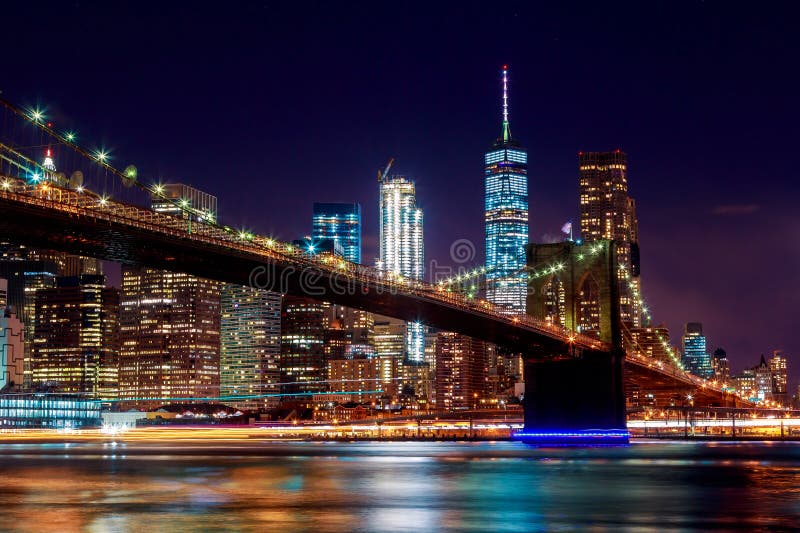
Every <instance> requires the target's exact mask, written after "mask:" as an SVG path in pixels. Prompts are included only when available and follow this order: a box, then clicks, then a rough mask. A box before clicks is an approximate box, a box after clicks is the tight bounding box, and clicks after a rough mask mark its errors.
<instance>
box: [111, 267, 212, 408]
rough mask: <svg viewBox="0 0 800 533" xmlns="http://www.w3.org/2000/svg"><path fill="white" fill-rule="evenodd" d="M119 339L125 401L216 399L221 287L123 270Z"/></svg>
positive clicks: (151, 404) (175, 276) (192, 279)
mask: <svg viewBox="0 0 800 533" xmlns="http://www.w3.org/2000/svg"><path fill="white" fill-rule="evenodd" d="M120 335H121V337H122V345H121V347H120V358H119V359H120V361H119V387H120V399H121V400H128V401H130V402H131V404H135V405H137V406H139V407H142V408H152V407H157V406H159V405H161V404H164V403H169V401H168V400H157V399H158V398H167V399H169V398H176V399H178V398H198V397H199V398H208V397H214V396H218V394H219V352H220V290H219V283H217V282H215V281H209V280H205V279H202V278H197V277H195V276H190V275H189V274H184V273H178V272H168V271H164V270H157V269H153V268H146V267H130V266H124V267H123V268H122V296H121V305H120ZM148 398H155V399H156V400H148Z"/></svg>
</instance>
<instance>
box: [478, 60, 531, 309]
mask: <svg viewBox="0 0 800 533" xmlns="http://www.w3.org/2000/svg"><path fill="white" fill-rule="evenodd" d="M484 165H485V166H484V175H485V179H484V180H485V202H484V208H485V219H486V298H487V300H489V301H490V302H492V303H494V304H495V305H498V306H501V307H502V308H504V309H506V310H507V311H508V313H511V314H523V313H525V294H526V290H527V284H526V279H527V276H526V273H525V271H524V268H525V245H527V244H528V152H527V151H526V150H525V148H523V147H522V145H521V144H520V143H519V142H517V141H516V140H515V139H512V137H511V127H510V125H509V122H508V66H507V65H504V66H503V123H502V130H501V134H500V137H499V138H498V139H497V140H496V141H495V143H494V145H493V146H492V148H491V149H490V150H489V151H488V152H486V155H485V157H484Z"/></svg>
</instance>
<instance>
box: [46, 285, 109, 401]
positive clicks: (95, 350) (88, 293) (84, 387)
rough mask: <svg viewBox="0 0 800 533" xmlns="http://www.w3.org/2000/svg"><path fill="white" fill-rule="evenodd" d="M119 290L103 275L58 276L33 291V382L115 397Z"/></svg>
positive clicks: (56, 387) (61, 389)
mask: <svg viewBox="0 0 800 533" xmlns="http://www.w3.org/2000/svg"><path fill="white" fill-rule="evenodd" d="M118 319H119V291H117V290H116V289H113V288H106V286H105V277H104V276H93V275H83V276H72V277H59V278H57V280H56V287H55V288H51V289H40V290H39V291H37V293H36V328H35V330H34V338H33V353H32V358H31V374H32V382H33V383H34V384H41V385H46V386H48V387H52V388H53V389H55V390H57V391H59V392H67V393H79V394H82V395H85V396H86V397H88V398H103V399H115V398H117V377H118V354H119V336H118V329H117V324H118Z"/></svg>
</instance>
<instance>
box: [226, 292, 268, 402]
mask: <svg viewBox="0 0 800 533" xmlns="http://www.w3.org/2000/svg"><path fill="white" fill-rule="evenodd" d="M220 305H221V309H222V317H221V319H220V384H219V385H220V396H223V397H226V396H237V397H239V396H245V397H247V398H243V399H237V400H223V403H225V404H227V405H233V406H236V407H238V408H239V409H271V408H273V407H276V406H277V405H278V400H279V398H278V396H277V395H278V393H279V392H280V384H279V383H280V356H281V295H280V294H279V293H275V292H270V291H264V290H259V289H253V288H251V287H243V286H241V285H233V284H225V285H223V287H222V291H221V297H220Z"/></svg>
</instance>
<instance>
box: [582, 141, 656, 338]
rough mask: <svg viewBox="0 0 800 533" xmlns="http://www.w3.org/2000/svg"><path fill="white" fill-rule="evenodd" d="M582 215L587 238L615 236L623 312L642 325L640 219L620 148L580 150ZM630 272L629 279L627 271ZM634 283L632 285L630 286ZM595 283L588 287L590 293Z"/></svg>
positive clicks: (623, 316)
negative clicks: (599, 150) (629, 188)
mask: <svg viewBox="0 0 800 533" xmlns="http://www.w3.org/2000/svg"><path fill="white" fill-rule="evenodd" d="M578 168H579V172H580V217H581V237H582V238H583V240H584V241H587V242H590V241H595V240H601V239H606V240H614V241H619V242H620V245H618V246H617V262H618V264H619V265H620V266H622V267H624V268H625V269H626V271H627V272H626V271H622V270H621V271H620V272H619V299H620V316H621V319H622V321H623V322H627V323H628V324H629V325H630V326H632V327H639V326H641V317H640V315H641V309H639V303H638V301H637V299H636V298H634V297H633V293H634V292H635V291H639V290H640V283H639V223H638V220H637V218H636V202H635V201H634V200H633V198H631V197H630V196H628V159H627V156H626V155H625V153H624V152H622V151H621V150H614V151H613V152H580V153H579V154H578ZM626 274H627V275H630V278H631V279H630V281H628V280H627V277H628V276H627V275H626ZM631 284H632V285H633V287H631ZM592 290H593V288H592V287H588V286H587V287H586V291H587V297H590V296H591V295H590V293H591V292H592Z"/></svg>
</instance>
